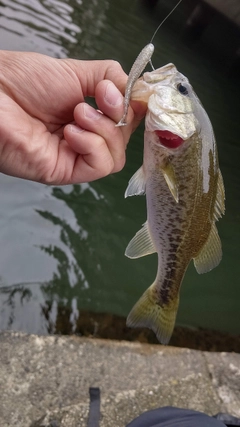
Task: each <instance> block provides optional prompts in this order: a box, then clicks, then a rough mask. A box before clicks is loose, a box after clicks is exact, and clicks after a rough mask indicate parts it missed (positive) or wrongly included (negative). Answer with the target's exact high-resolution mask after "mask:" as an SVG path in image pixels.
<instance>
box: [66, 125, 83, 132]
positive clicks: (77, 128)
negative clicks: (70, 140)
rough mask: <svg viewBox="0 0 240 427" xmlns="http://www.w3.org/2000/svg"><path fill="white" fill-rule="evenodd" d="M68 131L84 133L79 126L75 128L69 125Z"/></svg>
mask: <svg viewBox="0 0 240 427" xmlns="http://www.w3.org/2000/svg"><path fill="white" fill-rule="evenodd" d="M69 130H70V132H72V133H82V132H84V129H82V128H81V127H80V126H77V125H69Z"/></svg>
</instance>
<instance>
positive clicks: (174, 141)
mask: <svg viewBox="0 0 240 427" xmlns="http://www.w3.org/2000/svg"><path fill="white" fill-rule="evenodd" d="M155 133H156V135H157V136H158V138H159V141H160V143H161V145H163V146H164V147H166V148H178V147H180V145H181V144H182V143H183V142H184V140H183V139H182V138H181V137H180V136H178V135H175V134H174V133H172V132H170V131H169V130H156V131H155Z"/></svg>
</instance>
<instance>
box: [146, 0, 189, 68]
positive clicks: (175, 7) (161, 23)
mask: <svg viewBox="0 0 240 427" xmlns="http://www.w3.org/2000/svg"><path fill="white" fill-rule="evenodd" d="M182 1H183V0H179V2H178V3H177V4H176V5H175V6H174V8H173V9H172V10H171V11H170V12H169V13H168V14H167V16H166V17H165V18H164V19H163V21H162V22H160V24H159V25H158V26H157V28H156V30H155V31H154V33H153V36H152V38H151V40H150V42H149V43H152V42H153V39H154V37H155V36H156V34H157V32H158V30H159V29H160V28H161V26H162V25H163V24H164V22H165V21H166V20H167V19H168V18H169V16H170V15H172V13H173V12H174V10H175V9H177V7H178V6H179V5H180V3H182ZM149 64H150V65H151V67H152V69H153V71H154V70H155V68H154V66H153V63H152V60H151V59H150V61H149Z"/></svg>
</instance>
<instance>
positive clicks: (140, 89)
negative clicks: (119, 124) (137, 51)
mask: <svg viewBox="0 0 240 427" xmlns="http://www.w3.org/2000/svg"><path fill="white" fill-rule="evenodd" d="M131 98H132V99H134V100H139V101H142V102H146V103H147V105H148V109H147V114H146V120H145V125H146V126H145V129H146V130H145V135H144V161H143V166H142V167H141V168H140V169H139V170H138V171H137V172H136V173H135V174H134V175H133V177H132V178H131V180H130V181H129V185H128V188H127V190H126V194H125V195H126V197H127V196H132V195H140V194H146V201H147V222H146V223H145V224H144V225H143V227H142V229H141V230H140V231H139V232H138V233H137V234H136V235H135V237H134V238H133V239H132V240H131V241H130V243H129V245H128V247H127V249H126V255H127V256H128V257H130V258H138V257H141V256H145V255H148V254H151V253H154V252H157V254H158V270H157V275H156V279H155V281H154V283H153V284H152V285H151V286H150V288H148V289H147V290H146V291H145V293H144V294H143V296H142V297H141V298H140V300H139V301H138V302H137V303H136V305H135V306H134V307H133V309H132V311H131V312H130V314H129V316H128V319H127V324H128V326H133V327H149V328H151V329H152V330H153V331H154V332H155V333H156V335H157V338H158V339H159V341H160V342H161V343H163V344H167V343H168V341H169V339H170V337H171V334H172V331H173V328H174V324H175V318H176V314H177V309H178V303H179V291H180V286H181V283H182V280H183V277H184V274H185V271H186V269H187V267H188V265H189V263H190V261H191V260H192V259H193V260H194V264H195V267H196V269H197V271H198V273H204V272H207V271H209V270H211V269H212V268H214V267H215V266H217V265H218V264H219V262H220V260H221V257H222V250H221V242H220V239H219V236H218V232H217V228H216V225H215V222H216V221H217V220H218V218H219V217H220V216H221V215H222V214H223V213H224V186H223V180H222V176H221V172H220V169H219V165H218V157H217V148H216V143H215V138H214V134H213V130H212V126H211V123H210V120H209V118H208V116H207V113H206V112H205V110H204V108H203V107H202V105H201V103H200V101H199V99H198V98H197V96H196V94H195V93H194V92H193V89H192V87H191V85H190V84H189V82H188V79H187V78H186V77H185V76H183V75H182V74H181V73H179V72H178V71H177V69H176V67H175V66H174V65H173V64H168V65H166V66H164V67H162V68H160V69H158V70H155V71H152V72H149V73H145V74H144V75H143V77H142V78H141V79H139V80H138V81H137V83H136V84H135V85H134V87H133V91H132V96H131Z"/></svg>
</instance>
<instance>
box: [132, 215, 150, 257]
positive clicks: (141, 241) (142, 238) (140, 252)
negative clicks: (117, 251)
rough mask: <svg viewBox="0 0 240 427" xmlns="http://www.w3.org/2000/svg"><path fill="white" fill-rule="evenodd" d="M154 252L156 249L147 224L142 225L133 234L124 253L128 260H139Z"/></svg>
mask: <svg viewBox="0 0 240 427" xmlns="http://www.w3.org/2000/svg"><path fill="white" fill-rule="evenodd" d="M154 252H156V248H155V246H154V243H153V241H152V238H151V235H150V232H149V228H148V222H147V221H146V222H145V224H143V227H142V228H141V229H140V230H139V231H138V232H137V233H136V234H135V236H134V237H133V238H132V240H130V242H129V243H128V246H127V248H126V251H125V255H126V256H127V257H128V258H140V257H142V256H146V255H150V254H153V253H154Z"/></svg>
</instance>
